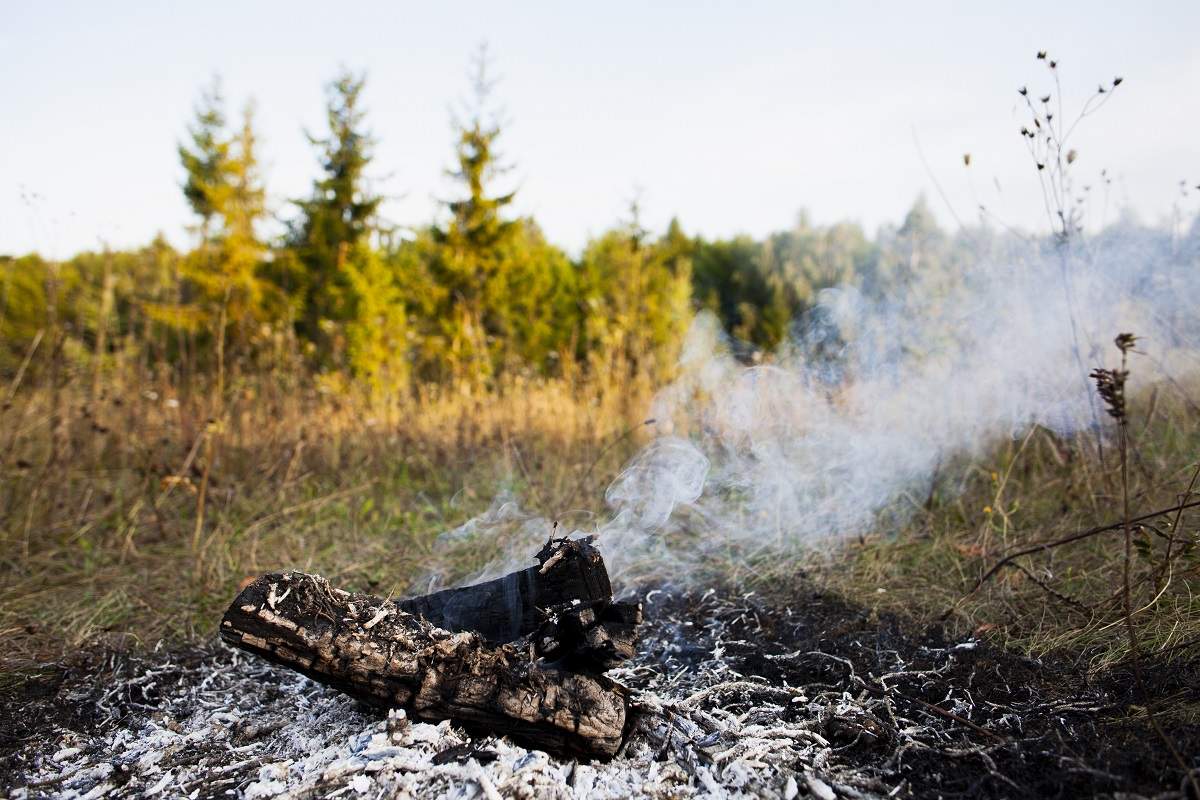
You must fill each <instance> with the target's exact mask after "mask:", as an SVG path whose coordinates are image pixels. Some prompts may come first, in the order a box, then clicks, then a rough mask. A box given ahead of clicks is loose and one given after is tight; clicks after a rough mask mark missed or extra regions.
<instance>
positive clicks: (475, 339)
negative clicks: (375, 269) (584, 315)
mask: <svg viewBox="0 0 1200 800" xmlns="http://www.w3.org/2000/svg"><path fill="white" fill-rule="evenodd" d="M472 67H473V68H472V75H471V77H472V97H471V100H470V101H469V102H468V104H467V108H466V115H465V117H463V118H461V119H456V120H455V127H456V135H457V141H456V143H455V160H456V162H457V166H456V168H455V169H452V170H449V171H448V175H449V176H450V177H451V178H453V179H454V180H455V181H457V182H458V183H459V184H461V186H462V189H463V190H464V196H461V197H460V198H459V199H456V200H452V201H450V202H448V203H447V204H446V205H447V207H448V209H449V211H450V219H449V221H448V222H447V224H446V225H445V226H442V227H435V229H434V232H433V235H434V241H435V242H436V243H437V245H438V254H437V258H436V261H435V264H434V270H433V271H434V275H435V279H436V280H437V281H438V282H439V283H440V284H441V285H442V287H443V288H444V289H445V291H446V296H447V298H448V300H449V302H450V305H451V308H449V309H446V311H447V312H448V313H447V314H446V316H445V318H444V320H443V322H442V324H443V326H444V334H445V336H446V339H447V340H448V345H449V354H448V355H449V359H450V362H451V365H452V369H453V371H454V372H455V373H456V375H455V377H459V378H462V377H472V378H474V377H485V376H487V375H489V374H491V373H492V372H493V371H494V368H495V364H494V361H495V360H496V357H497V355H498V353H497V351H498V350H499V349H500V348H502V347H503V345H504V343H505V342H506V341H507V339H508V336H507V334H508V333H509V331H507V330H505V329H504V328H505V326H504V314H503V313H502V310H503V308H504V305H505V303H506V302H507V300H508V298H507V285H506V284H507V282H506V281H505V280H504V277H505V276H504V275H503V270H504V266H505V263H504V262H505V259H504V254H505V251H506V250H508V249H510V248H511V245H512V242H513V239H514V237H515V236H516V234H517V233H518V230H517V226H516V223H515V222H514V221H512V220H506V219H504V217H503V215H502V212H503V211H504V209H505V208H506V207H507V206H508V205H510V204H511V203H512V201H513V197H514V195H515V192H508V193H506V194H491V192H490V188H491V184H492V182H493V181H494V180H495V179H496V178H497V177H499V176H500V175H501V174H503V173H504V172H505V168H504V167H503V166H502V165H501V163H500V161H499V158H498V154H497V151H496V140H497V139H498V138H499V136H500V124H499V121H498V120H497V118H496V115H495V114H494V113H492V111H491V109H490V99H491V92H492V89H493V83H492V81H491V80H490V78H489V77H488V61H487V50H486V48H484V47H481V48H480V50H479V52H478V53H477V55H476V57H475V59H474V62H473V65H472Z"/></svg>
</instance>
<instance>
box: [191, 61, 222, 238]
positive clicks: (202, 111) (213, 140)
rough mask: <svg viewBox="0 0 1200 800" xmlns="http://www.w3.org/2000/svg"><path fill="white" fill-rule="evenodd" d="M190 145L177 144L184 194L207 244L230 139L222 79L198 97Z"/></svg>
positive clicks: (217, 202) (217, 79)
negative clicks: (198, 220)
mask: <svg viewBox="0 0 1200 800" xmlns="http://www.w3.org/2000/svg"><path fill="white" fill-rule="evenodd" d="M188 138H189V139H190V140H191V142H190V145H185V144H181V145H180V146H179V159H180V161H181V162H182V163H183V168H184V170H185V172H186V173H187V178H186V180H185V181H184V184H183V195H184V197H186V198H187V201H188V204H189V205H190V206H191V207H192V211H194V212H195V214H196V216H198V217H199V218H200V225H199V228H198V230H199V236H200V245H201V247H202V248H205V247H207V246H208V244H209V239H210V235H211V233H212V223H213V219H214V218H215V217H216V216H217V214H218V213H219V205H220V203H221V199H222V198H221V195H222V193H223V191H224V188H225V182H226V178H227V162H228V159H229V142H228V141H226V139H225V100H224V97H223V96H222V94H221V81H220V79H219V78H213V82H212V84H211V85H210V86H209V88H208V89H206V90H205V91H204V92H203V93H202V94H201V96H200V102H199V103H198V104H197V106H196V119H195V121H194V122H193V123H192V124H191V125H190V126H189V127H188Z"/></svg>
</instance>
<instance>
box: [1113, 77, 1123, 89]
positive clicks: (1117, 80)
mask: <svg viewBox="0 0 1200 800" xmlns="http://www.w3.org/2000/svg"><path fill="white" fill-rule="evenodd" d="M1124 81H1125V79H1124V78H1122V77H1121V76H1120V75H1118V76H1117V77H1115V78H1113V86H1120V85H1121V84H1122V83H1124Z"/></svg>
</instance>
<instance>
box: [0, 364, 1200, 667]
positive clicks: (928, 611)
mask: <svg viewBox="0 0 1200 800" xmlns="http://www.w3.org/2000/svg"><path fill="white" fill-rule="evenodd" d="M45 383H46V382H43V384H45ZM52 385H53V384H50V386H52ZM93 387H97V388H93ZM209 389H210V387H209V386H207V385H204V384H195V385H193V386H192V387H191V388H190V389H185V388H183V387H177V386H174V385H172V384H171V383H170V382H169V381H167V380H165V379H161V378H148V377H147V376H145V375H143V374H140V373H138V372H137V371H136V370H127V371H124V372H118V373H110V374H108V375H106V376H105V379H104V380H103V381H100V382H99V383H96V382H94V381H91V380H90V379H89V378H88V376H82V377H72V376H70V375H66V376H65V377H64V378H63V379H62V380H61V381H60V382H59V384H58V388H57V389H54V388H49V386H47V385H42V386H40V387H24V388H22V389H21V390H20V391H19V392H16V393H14V394H13V396H12V400H11V402H10V403H9V404H8V405H7V406H6V407H5V408H4V410H3V412H2V416H0V641H3V643H4V645H5V647H4V649H5V655H4V659H5V662H4V664H3V665H0V667H7V668H10V669H11V668H15V667H20V666H24V665H28V664H31V663H34V662H37V661H39V660H44V659H49V658H54V657H57V656H60V655H62V654H63V653H65V652H68V651H70V650H71V649H72V648H77V647H81V646H86V645H89V644H94V643H97V642H100V643H109V644H115V643H117V642H118V641H126V640H129V639H132V640H133V641H134V642H136V643H141V644H143V645H153V644H154V643H155V642H156V641H157V640H159V639H160V638H166V639H168V640H172V641H179V640H184V639H189V638H195V637H202V636H207V635H210V634H211V633H212V631H213V630H214V628H215V624H216V620H217V619H218V618H219V616H220V613H221V611H222V610H223V608H224V605H225V604H226V603H227V602H228V600H229V598H230V597H231V596H232V595H233V593H234V591H235V589H236V587H237V585H238V583H239V581H241V580H242V579H243V578H244V577H247V576H250V575H254V574H258V573H261V572H264V571H267V570H271V569H279V568H297V569H304V570H310V571H315V572H320V573H323V574H325V575H327V576H329V577H330V578H331V579H333V580H335V581H336V582H338V583H342V584H344V585H347V586H349V587H351V588H356V589H361V590H368V591H373V592H376V593H381V594H388V593H399V592H403V591H405V590H407V589H408V588H409V587H410V586H411V581H412V580H413V579H414V578H415V577H416V576H417V575H419V574H420V573H421V572H422V571H424V570H425V569H427V568H428V567H430V566H431V565H433V564H434V562H435V561H436V562H437V566H438V567H439V569H443V570H449V571H450V572H451V573H452V574H456V575H463V574H466V573H468V572H469V571H471V570H473V569H476V568H478V567H479V566H480V565H481V564H482V563H483V562H486V561H488V560H491V559H493V558H495V557H496V556H497V555H498V554H497V553H496V552H495V550H496V549H499V548H500V547H502V544H501V543H500V541H499V540H497V541H496V542H492V541H489V540H482V541H473V542H471V543H469V546H465V547H460V548H454V549H451V550H449V551H447V550H445V549H440V550H436V551H435V548H434V541H435V539H436V538H437V536H438V535H439V534H440V533H442V532H444V531H446V530H450V529H452V528H454V527H455V526H457V525H459V524H461V523H462V522H463V521H465V520H467V519H469V518H471V517H473V516H475V515H477V514H479V513H480V512H482V511H483V510H485V509H486V508H487V507H488V506H489V505H490V504H491V502H492V500H493V498H494V497H496V496H497V495H498V494H499V493H501V492H505V491H508V492H511V493H512V494H513V495H514V496H515V497H517V498H519V499H520V502H521V503H522V505H523V506H525V507H526V508H527V509H528V510H530V511H533V512H537V513H540V514H542V515H545V516H547V517H550V518H558V519H564V518H565V519H566V520H567V521H571V520H578V521H580V522H581V523H582V524H583V525H586V519H587V515H588V514H591V513H596V512H599V511H601V508H600V506H601V502H602V496H603V490H604V487H605V486H606V485H607V483H608V482H609V481H610V480H611V478H612V477H613V476H614V475H615V474H616V472H617V470H618V469H619V467H620V466H621V464H622V463H623V462H624V461H625V460H626V459H627V458H628V457H629V456H630V455H631V454H632V453H633V451H634V450H636V448H637V447H638V446H640V444H642V443H644V436H643V434H642V432H641V431H640V430H639V429H638V423H639V422H641V421H642V414H643V413H644V411H645V409H646V408H648V407H649V400H650V397H651V395H652V392H653V387H652V386H651V385H650V384H649V382H648V381H646V380H604V381H598V380H585V379H582V378H573V379H556V380H549V379H537V380H534V379H524V378H511V379H508V380H506V381H505V382H504V383H503V384H502V385H501V386H499V387H498V388H497V389H495V390H493V391H491V392H488V393H479V392H478V391H472V390H470V389H466V388H459V389H430V390H428V391H427V392H424V393H422V394H421V395H420V396H419V397H417V398H415V399H408V400H405V401H403V402H399V403H392V404H388V403H380V402H375V401H371V400H370V399H369V398H366V397H364V396H361V395H358V394H355V393H354V392H353V390H346V389H345V387H341V388H339V389H338V390H337V391H328V390H327V386H326V385H325V384H323V383H322V382H321V381H315V380H302V379H299V378H297V377H295V376H293V375H275V376H266V377H260V378H256V379H246V378H234V379H231V380H230V381H228V387H227V390H226V391H225V392H224V395H223V397H214V396H213V393H210V391H209ZM1182 391H1183V390H1182V389H1181V388H1180V387H1173V388H1171V389H1169V390H1166V389H1164V390H1163V392H1162V394H1161V395H1158V394H1156V395H1153V396H1151V397H1143V398H1140V402H1138V403H1136V404H1135V405H1134V411H1133V420H1134V424H1133V428H1132V434H1133V441H1134V445H1135V449H1136V453H1135V458H1134V468H1133V470H1132V475H1131V477H1132V481H1133V484H1132V494H1131V496H1132V502H1133V511H1134V513H1135V514H1136V513H1138V512H1140V511H1145V510H1149V509H1153V508H1157V507H1163V506H1168V505H1171V504H1172V503H1173V502H1175V501H1176V500H1177V498H1178V496H1179V494H1180V493H1181V492H1183V491H1184V489H1185V487H1186V486H1187V484H1188V479H1189V477H1190V474H1191V465H1192V464H1194V462H1195V461H1196V454H1197V451H1198V446H1200V424H1198V423H1200V420H1197V418H1196V415H1195V414H1194V412H1193V411H1192V410H1191V409H1192V408H1194V406H1192V405H1190V401H1188V400H1186V399H1185V398H1184V397H1182V394H1181V392H1182ZM631 429H633V430H634V433H633V435H626V434H628V433H629V431H630V430H631ZM938 486H939V488H938V489H937V491H935V492H934V494H933V495H932V496H931V497H930V498H924V497H922V498H913V504H914V505H916V506H921V507H922V508H923V510H922V511H920V512H919V513H917V514H916V515H915V516H914V517H912V518H911V519H910V520H909V521H908V522H907V523H905V524H904V525H903V526H901V527H900V528H899V529H888V530H883V529H881V530H878V531H876V532H874V533H872V534H870V535H868V536H864V537H859V538H856V539H854V540H851V541H847V542H845V543H844V544H843V546H842V547H841V548H840V549H838V550H837V551H836V552H835V553H834V554H833V555H832V556H830V555H829V554H828V553H822V554H803V553H796V554H794V557H793V558H784V559H781V558H779V557H778V554H771V556H770V557H769V558H768V557H761V558H751V559H746V558H743V557H740V556H736V555H735V554H733V553H730V555H729V557H728V559H726V560H724V561H722V560H721V559H720V558H716V557H714V558H712V559H710V560H709V561H708V562H706V563H704V564H702V565H699V567H698V568H699V569H701V570H703V571H704V572H705V574H711V575H713V576H714V577H721V578H723V579H726V580H730V581H732V582H735V583H741V584H743V585H746V586H748V587H762V588H769V587H772V586H779V585H781V584H790V583H792V582H794V581H795V575H796V572H797V568H798V567H805V568H806V569H807V571H808V573H809V575H810V576H811V577H812V579H813V580H815V581H816V582H818V583H820V584H822V585H824V586H826V587H827V588H830V589H833V590H835V591H838V592H840V593H843V594H845V595H846V596H847V597H848V598H849V599H851V600H852V601H856V602H858V603H861V604H863V605H865V606H867V607H869V608H871V609H874V610H877V611H885V610H886V611H900V612H903V613H905V614H909V615H912V616H915V617H917V618H918V619H921V620H925V621H936V620H939V619H942V618H944V622H945V624H946V625H947V626H948V627H950V628H951V629H952V630H953V631H955V632H957V633H965V632H972V631H973V632H977V633H979V634H980V635H986V636H989V637H992V638H996V639H998V640H1000V641H1002V642H1004V643H1005V644H1008V645H1010V646H1014V647H1019V648H1021V649H1024V650H1025V651H1028V652H1031V653H1046V652H1059V653H1071V654H1075V655H1076V656H1077V657H1079V658H1082V659H1086V660H1089V661H1090V662H1091V663H1092V665H1093V666H1095V667H1097V668H1101V667H1104V666H1107V665H1111V664H1113V663H1115V662H1118V661H1120V660H1122V659H1124V658H1126V657H1127V655H1128V643H1127V639H1126V634H1125V631H1124V630H1123V629H1122V626H1121V624H1120V620H1121V603H1120V597H1119V593H1118V590H1119V587H1120V577H1121V564H1122V558H1121V556H1122V552H1123V545H1122V539H1121V536H1120V533H1119V531H1118V532H1113V533H1111V534H1103V535H1099V536H1096V537H1093V538H1090V539H1088V540H1086V541H1083V542H1080V543H1077V544H1072V545H1068V546H1064V547H1061V548H1055V549H1053V550H1050V551H1047V552H1046V553H1043V554H1039V555H1037V556H1030V557H1027V558H1023V559H1020V560H1019V562H1018V566H1016V567H1014V568H1011V569H1006V570H1003V571H1002V572H1000V573H999V574H998V575H996V576H995V578H994V579H992V580H990V581H988V582H987V583H985V584H984V585H983V586H982V587H980V589H979V590H978V591H976V592H974V593H973V594H970V595H969V596H966V595H967V592H968V591H969V590H970V589H971V587H972V586H973V584H974V583H975V582H976V580H977V579H978V578H979V576H980V575H981V574H982V573H983V572H984V571H985V569H986V568H987V567H988V566H989V565H991V564H992V563H994V562H995V561H996V559H998V558H1000V557H1001V556H1002V555H1004V554H1005V553H1007V552H1010V551H1011V550H1012V549H1013V548H1016V547H1019V546H1022V545H1026V544H1029V543H1031V542H1039V541H1048V540H1052V539H1054V538H1056V537H1059V536H1061V535H1063V534H1065V533H1069V532H1071V531H1074V530H1080V529H1085V528H1089V527H1091V526H1094V525H1096V524H1100V523H1106V522H1115V521H1118V520H1119V519H1120V495H1119V484H1118V481H1117V475H1116V464H1115V459H1114V458H1113V457H1112V454H1111V453H1109V454H1107V457H1106V459H1105V460H1104V461H1103V462H1102V461H1101V459H1100V456H1099V454H1098V453H1097V450H1096V446H1095V442H1094V440H1093V439H1090V438H1086V437H1085V438H1082V439H1080V440H1078V441H1076V442H1067V441H1063V440H1061V439H1059V438H1057V437H1055V436H1054V435H1053V434H1051V433H1049V432H1048V431H1045V430H1041V429H1035V430H1034V431H1032V432H1031V433H1029V435H1028V436H1026V437H1025V438H1024V439H1022V440H1019V441H1014V442H1009V443H1006V444H1004V445H1002V446H1000V447H998V448H997V449H996V450H995V451H994V452H993V454H992V456H991V457H990V458H989V459H987V460H985V461H983V462H970V463H968V462H963V463H958V464H953V465H947V466H945V467H943V469H942V473H941V475H940V480H939V484H938ZM202 497H203V501H202V499H201V498H202ZM926 500H928V502H926ZM1169 522H1170V520H1162V521H1161V523H1162V524H1161V525H1159V528H1160V532H1166V527H1165V526H1167V525H1168V523H1169ZM1195 531H1196V524H1195V517H1194V516H1192V515H1189V514H1185V515H1184V516H1183V518H1182V521H1181V525H1180V526H1179V528H1178V530H1177V531H1176V532H1175V533H1173V534H1171V533H1169V532H1168V535H1173V536H1174V537H1175V538H1176V539H1177V541H1176V542H1175V543H1174V544H1173V549H1174V552H1175V553H1176V555H1175V556H1174V557H1173V558H1172V559H1171V561H1170V562H1169V563H1168V562H1166V561H1165V558H1164V557H1165V545H1164V540H1163V539H1162V538H1161V537H1160V536H1159V535H1158V534H1155V533H1154V532H1149V531H1148V532H1147V533H1145V534H1139V538H1141V539H1144V540H1145V541H1146V542H1148V544H1147V546H1146V547H1145V548H1144V552H1141V554H1140V556H1139V558H1138V559H1137V561H1136V564H1135V572H1134V580H1135V592H1134V594H1135V597H1134V601H1135V603H1134V606H1135V608H1137V609H1138V611H1137V613H1136V614H1135V621H1136V622H1137V624H1138V630H1139V635H1140V638H1141V640H1142V647H1143V650H1144V651H1145V652H1146V653H1147V654H1155V653H1159V654H1174V653H1182V652H1185V650H1186V649H1187V648H1186V647H1183V645H1186V644H1187V643H1188V642H1191V641H1194V640H1195V639H1196V637H1197V636H1198V635H1200V599H1197V596H1196V595H1197V591H1196V590H1197V588H1200V572H1198V570H1200V547H1195V548H1194V549H1193V550H1191V552H1189V553H1187V554H1185V555H1179V553H1180V552H1181V547H1182V546H1183V544H1184V541H1183V540H1184V539H1187V540H1188V541H1191V542H1195V541H1196V533H1195ZM447 558H449V559H451V560H450V561H447ZM2 671H3V669H2V668H0V672H2Z"/></svg>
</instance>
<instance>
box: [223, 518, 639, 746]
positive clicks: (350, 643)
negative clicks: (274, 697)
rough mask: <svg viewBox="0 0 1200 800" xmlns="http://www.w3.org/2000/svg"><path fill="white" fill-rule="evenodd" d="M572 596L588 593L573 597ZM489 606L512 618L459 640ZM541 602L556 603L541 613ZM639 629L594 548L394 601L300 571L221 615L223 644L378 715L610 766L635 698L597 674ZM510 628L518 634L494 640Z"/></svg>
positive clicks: (255, 588)
mask: <svg viewBox="0 0 1200 800" xmlns="http://www.w3.org/2000/svg"><path fill="white" fill-rule="evenodd" d="M547 576H549V577H547ZM575 592H578V593H581V594H583V595H584V597H582V598H581V597H570V596H569V595H570V594H572V593H575ZM486 598H492V599H493V601H494V602H497V603H499V602H500V600H499V598H503V601H504V602H505V603H506V604H507V605H505V606H504V607H505V608H508V609H511V610H512V611H513V613H514V614H517V615H519V619H518V621H515V622H506V621H505V620H504V619H503V618H502V617H501V616H500V615H499V614H498V613H496V612H495V609H491V610H490V611H489V613H482V614H481V619H482V625H483V626H484V627H485V628H486V630H487V632H488V633H489V634H490V637H488V636H485V635H483V634H481V633H479V632H477V631H473V630H463V628H467V627H469V619H468V618H467V617H466V616H462V615H465V614H466V613H467V610H468V609H472V608H482V607H483V606H484V605H485V600H486ZM548 599H553V600H557V601H558V602H552V603H548V604H547V605H539V601H542V602H544V601H546V600H548ZM411 609H418V610H420V611H421V615H420V616H418V615H416V614H414V613H413V612H412V610H411ZM426 612H428V613H429V614H430V615H431V616H433V617H434V618H435V619H437V620H438V622H437V624H434V622H432V621H430V620H427V619H425V618H423V615H424V614H425V613H426ZM451 620H455V621H456V622H453V623H451V622H450V621H451ZM640 621H641V607H640V605H638V604H631V603H613V602H612V601H611V589H610V588H609V584H608V576H607V573H606V572H605V571H604V565H603V562H602V561H601V560H600V558H599V554H598V553H596V551H595V550H594V548H592V547H591V546H590V545H589V544H587V543H586V542H562V541H559V542H553V543H551V544H550V545H547V548H544V549H543V552H542V553H541V554H539V565H538V566H537V567H532V568H530V570H524V571H523V572H520V573H515V575H513V576H508V578H502V579H499V580H498V581H492V582H489V584H482V585H480V586H478V587H467V588H466V589H460V590H449V591H448V592H438V593H437V594H434V595H428V596H426V597H423V598H415V599H414V600H408V601H400V602H392V601H388V600H385V599H383V598H380V597H374V596H371V595H365V594H354V593H350V592H345V591H342V590H340V589H335V588H332V587H331V586H330V585H329V584H328V582H327V581H325V580H324V579H323V578H320V577H318V576H313V575H306V574H304V573H299V572H293V573H288V574H279V573H276V574H270V575H264V576H262V577H260V578H258V579H256V580H255V581H254V582H253V583H251V584H250V585H249V586H247V587H246V588H245V589H243V590H242V592H241V593H240V594H239V595H238V596H237V598H236V599H235V600H234V602H233V604H232V605H231V606H230V607H229V610H228V611H226V613H225V617H224V618H223V619H222V621H221V636H222V638H223V639H224V640H225V641H226V642H228V643H229V644H232V645H234V646H236V647H240V648H242V649H244V650H247V651H249V652H252V653H255V654H257V655H259V656H262V657H263V658H266V659H268V660H269V661H273V662H275V663H277V664H282V665H283V666H286V667H289V668H291V669H294V670H296V671H298V672H301V673H303V674H305V675H307V676H309V677H310V678H313V679H314V680H317V681H320V682H322V683H325V684H327V685H329V686H332V687H334V688H336V689H338V690H340V691H343V692H346V693H347V694H349V695H351V696H353V697H356V698H358V699H360V700H362V701H364V702H367V703H370V704H373V705H377V706H383V707H398V708H404V709H406V710H407V711H408V712H409V713H410V714H411V715H412V716H413V717H415V718H418V719H427V720H441V719H454V720H456V721H458V722H461V723H463V724H465V725H467V726H469V727H474V728H483V729H486V730H487V731H488V732H490V733H495V734H508V735H511V736H513V737H514V738H516V739H518V740H522V741H525V742H527V743H530V744H533V745H535V746H537V747H540V748H542V749H545V750H549V751H552V752H559V753H570V754H575V755H582V756H585V757H599V758H607V757H611V756H612V755H613V754H614V753H616V751H617V749H618V748H619V747H620V745H621V742H622V739H623V736H624V731H625V729H626V722H627V717H628V713H629V706H630V701H629V695H628V692H627V691H626V690H625V688H624V687H622V686H621V685H620V684H618V683H616V682H614V681H612V680H610V679H608V678H605V677H604V676H603V675H599V674H596V673H598V672H599V671H602V670H604V669H607V668H608V667H611V666H613V665H614V664H616V663H617V662H619V661H621V660H623V659H625V658H628V657H629V656H631V655H632V654H633V645H634V632H635V629H636V626H637V624H638V623H639V622H640ZM506 626H507V627H506ZM448 627H456V628H459V630H458V631H451V630H448V629H447V628H448ZM506 630H520V631H522V632H523V633H524V634H525V635H523V636H522V635H520V634H518V636H517V637H514V638H515V639H516V641H513V642H506V643H494V642H495V637H499V636H503V635H507V634H506V633H503V632H502V631H506ZM488 638H492V640H493V641H492V642H489V641H487V639H488Z"/></svg>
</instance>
